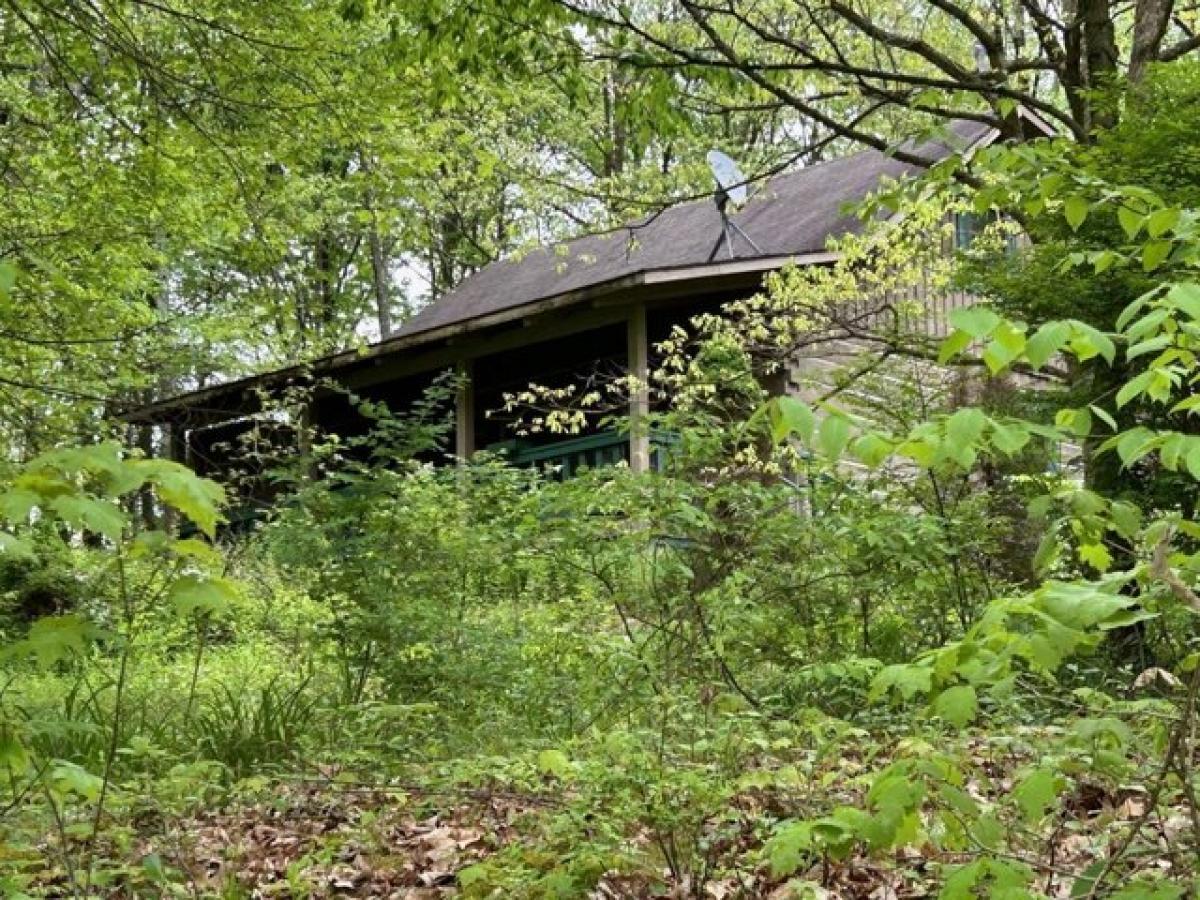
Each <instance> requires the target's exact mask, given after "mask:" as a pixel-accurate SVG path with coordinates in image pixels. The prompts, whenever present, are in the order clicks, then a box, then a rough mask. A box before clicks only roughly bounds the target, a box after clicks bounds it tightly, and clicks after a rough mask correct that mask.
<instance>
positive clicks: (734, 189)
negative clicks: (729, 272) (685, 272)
mask: <svg viewBox="0 0 1200 900" xmlns="http://www.w3.org/2000/svg"><path fill="white" fill-rule="evenodd" d="M708 167H709V168H710V169H712V173H713V178H715V179H716V181H717V191H716V193H715V194H714V195H713V200H714V201H716V204H717V212H719V213H720V214H721V236H720V237H718V238H717V242H716V243H715V244H713V248H712V252H711V253H709V254H708V261H709V262H712V261H713V260H714V259H715V258H716V256H717V251H719V250H720V249H721V244H724V245H725V252H726V253H728V254H729V258H730V259H733V257H734V252H733V238H734V236H735V235H736V236H738V237H741V238H742V239H743V240H744V241H745V242H746V243H747V244H749V245H750V246H751V247H753V248H754V252H755V253H757V254H758V255H759V256H762V255H763V252H762V248H760V247H759V246H758V244H756V243H754V239H753V238H752V237H750V235H748V234H746V232H745V231H743V230H742V226H740V225H738V223H737V222H734V221H733V220H731V219H730V218H729V213H728V211H727V207H728V206H729V204H730V203H733V205H734V206H735V207H738V206H741V205H742V204H743V203H745V202H746V198H747V197H749V196H750V192H749V190H747V187H746V176H745V175H743V174H742V170H741V169H739V168H738V164H737V163H735V162H734V161H733V160H732V159H730V158H729V157H728V156H726V155H725V154H724V153H722V152H721V151H720V150H709V151H708Z"/></svg>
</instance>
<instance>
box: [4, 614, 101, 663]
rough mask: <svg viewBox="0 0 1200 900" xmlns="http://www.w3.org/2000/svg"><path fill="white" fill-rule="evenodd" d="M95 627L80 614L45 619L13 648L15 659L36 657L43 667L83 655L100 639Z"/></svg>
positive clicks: (12, 652)
mask: <svg viewBox="0 0 1200 900" xmlns="http://www.w3.org/2000/svg"><path fill="white" fill-rule="evenodd" d="M96 634H97V630H96V628H95V626H93V625H91V624H90V623H88V622H86V621H84V620H83V619H82V618H80V617H79V616H77V615H74V614H71V615H65V616H43V617H42V618H40V619H38V620H37V621H36V622H34V623H33V625H31V626H30V628H29V634H28V635H26V637H25V639H24V640H22V641H18V642H17V643H15V644H13V645H11V647H10V648H9V650H8V652H9V653H11V654H12V655H14V656H19V657H25V656H33V657H35V658H36V659H37V661H38V664H39V665H40V666H42V667H43V668H48V667H49V666H51V665H53V664H54V663H57V662H60V661H62V660H66V659H70V658H71V657H72V656H80V655H82V654H83V652H84V650H85V649H86V648H87V645H88V644H89V643H90V642H91V641H92V640H93V639H94V638H95V637H96Z"/></svg>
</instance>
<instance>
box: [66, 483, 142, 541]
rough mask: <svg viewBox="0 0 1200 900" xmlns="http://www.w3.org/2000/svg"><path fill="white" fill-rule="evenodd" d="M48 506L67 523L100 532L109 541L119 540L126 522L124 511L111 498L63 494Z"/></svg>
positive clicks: (85, 529)
mask: <svg viewBox="0 0 1200 900" xmlns="http://www.w3.org/2000/svg"><path fill="white" fill-rule="evenodd" d="M48 506H49V508H50V509H51V510H53V511H54V512H55V513H56V514H57V515H58V517H59V518H60V519H62V520H63V521H64V522H66V523H67V524H68V525H73V526H75V527H76V528H79V529H82V530H84V531H93V532H95V533H96V534H102V535H104V536H105V537H106V538H108V539H109V540H111V541H119V540H120V539H121V535H123V534H124V533H125V526H126V525H127V524H128V520H127V518H126V516H125V513H124V512H123V511H122V509H121V508H120V507H119V506H117V505H116V504H115V503H113V502H112V501H111V500H102V499H99V498H97V497H87V496H82V495H70V494H64V495H62V496H60V497H55V498H54V499H53V500H51V501H50V503H49V504H48Z"/></svg>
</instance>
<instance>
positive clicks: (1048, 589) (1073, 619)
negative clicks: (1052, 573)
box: [1037, 581, 1135, 630]
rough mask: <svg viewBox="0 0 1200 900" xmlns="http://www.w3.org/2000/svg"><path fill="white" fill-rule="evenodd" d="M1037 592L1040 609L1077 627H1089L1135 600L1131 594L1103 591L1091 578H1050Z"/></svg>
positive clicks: (1126, 607)
mask: <svg viewBox="0 0 1200 900" xmlns="http://www.w3.org/2000/svg"><path fill="white" fill-rule="evenodd" d="M1037 593H1038V605H1039V606H1040V608H1041V609H1043V610H1044V611H1045V612H1046V613H1047V614H1048V615H1049V616H1050V617H1051V618H1052V619H1054V620H1055V621H1056V622H1059V623H1061V624H1063V625H1066V626H1067V627H1068V628H1073V629H1077V630H1082V629H1084V628H1090V627H1091V626H1093V625H1095V624H1096V623H1098V622H1102V621H1103V620H1105V619H1107V618H1108V617H1109V616H1111V615H1112V614H1113V613H1115V612H1118V611H1119V610H1123V609H1128V608H1129V607H1130V606H1133V605H1134V603H1135V600H1134V598H1132V597H1127V596H1125V595H1124V594H1117V593H1109V592H1106V591H1104V590H1102V589H1101V588H1100V587H1099V586H1097V585H1096V584H1094V583H1090V582H1083V583H1078V584H1076V583H1070V582H1062V581H1050V582H1047V583H1046V585H1045V586H1043V587H1042V588H1040V589H1039V590H1038V592H1037Z"/></svg>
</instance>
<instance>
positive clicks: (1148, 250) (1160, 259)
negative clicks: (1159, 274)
mask: <svg viewBox="0 0 1200 900" xmlns="http://www.w3.org/2000/svg"><path fill="white" fill-rule="evenodd" d="M1174 246H1175V245H1174V244H1172V243H1171V242H1170V241H1164V240H1155V241H1148V242H1147V243H1146V246H1144V247H1143V248H1142V268H1143V269H1144V270H1146V271H1147V272H1153V271H1154V270H1155V269H1157V268H1158V267H1159V266H1161V265H1162V264H1163V263H1164V262H1165V261H1166V259H1167V257H1168V256H1170V255H1171V250H1172V249H1174Z"/></svg>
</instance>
